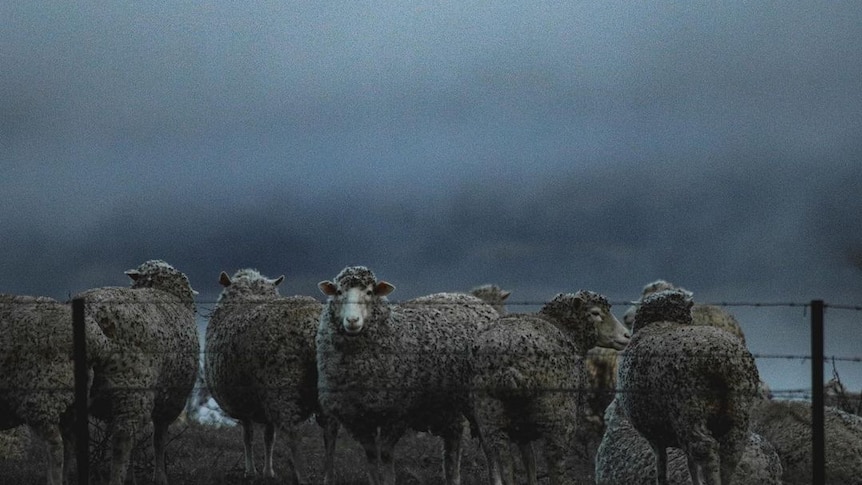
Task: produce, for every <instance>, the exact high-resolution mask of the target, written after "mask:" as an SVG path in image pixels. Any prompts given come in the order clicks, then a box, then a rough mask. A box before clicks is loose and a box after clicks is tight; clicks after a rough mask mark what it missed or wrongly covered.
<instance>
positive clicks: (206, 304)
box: [0, 294, 862, 311]
mask: <svg viewBox="0 0 862 485" xmlns="http://www.w3.org/2000/svg"><path fill="white" fill-rule="evenodd" d="M0 296H12V295H3V294H0ZM425 296H431V295H423V296H422V297H425ZM296 297H299V298H305V299H308V300H307V301H304V302H303V301H297V300H291V298H296ZM26 298H30V297H26ZM32 298H39V300H30V299H25V300H24V301H20V300H6V301H4V300H2V299H0V305H29V306H45V305H53V304H57V303H59V304H62V305H71V303H72V301H71V300H66V301H61V300H54V299H51V298H48V297H32ZM416 298H421V297H416ZM414 299H415V298H408V299H399V300H393V299H389V300H387V301H388V303H390V304H393V305H405V304H409V305H412V306H415V305H428V306H460V305H469V304H470V303H469V302H458V301H434V300H430V301H421V302H416V301H413V300H414ZM85 300H86V299H85ZM311 300H314V302H316V303H318V304H321V305H323V304H325V303H326V300H322V299H318V298H316V297H312V296H307V295H288V296H276V297H272V298H260V299H250V300H249V301H231V302H229V303H226V304H225V305H226V306H244V305H248V306H256V305H260V304H264V303H265V304H273V305H278V304H285V305H297V304H303V303H304V304H311V303H314V302H312V301H311ZM87 301H92V302H93V303H94V304H99V305H101V304H124V305H177V304H179V303H186V302H185V301H181V300H165V299H146V300H135V301H128V300H119V299H111V298H108V299H99V300H87ZM549 301H550V300H517V301H514V300H505V302H504V303H505V305H506V306H542V305H545V304H546V303H548V302H549ZM193 303H194V304H195V305H196V306H197V307H202V308H213V307H216V306H218V305H219V301H218V300H210V299H205V300H194V301H193ZM608 303H609V304H610V305H612V306H636V305H639V304H640V302H639V301H637V300H610V301H608ZM695 304H697V305H710V306H719V307H754V308H760V307H763V308H769V307H787V308H807V307H809V306H811V300H809V301H776V302H758V301H724V300H722V301H703V302H701V301H696V302H695ZM824 308H833V309H838V310H851V311H862V305H854V304H845V303H824Z"/></svg>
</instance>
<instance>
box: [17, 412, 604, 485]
mask: <svg viewBox="0 0 862 485" xmlns="http://www.w3.org/2000/svg"><path fill="white" fill-rule="evenodd" d="M172 431H173V432H172V434H171V440H170V444H169V446H168V449H167V463H168V478H169V480H170V482H171V483H172V484H188V485H239V484H242V485H262V484H279V483H286V481H284V480H282V479H279V478H276V479H275V480H264V479H245V478H244V477H243V453H242V432H241V430H240V428H239V427H229V428H212V427H209V426H203V425H200V424H197V423H193V422H192V423H186V424H182V425H175V426H174V427H173V429H172ZM255 431H256V432H257V436H256V438H257V439H256V440H255V441H256V442H255V446H256V450H255V452H256V456H257V457H258V458H259V460H258V461H259V464H258V469H260V468H262V461H261V460H260V458H262V456H263V440H262V429H261V430H257V429H256V430H255ZM300 435H301V437H302V443H301V445H300V450H302V453H303V457H304V459H305V460H306V464H307V466H306V480H307V481H308V483H310V484H319V483H322V481H323V475H322V469H321V468H322V461H323V460H322V457H323V439H322V433H321V431H320V428H319V427H318V426H317V425H316V424H314V423H313V421H312V422H308V423H306V424H304V425H303V426H302V428H301V431H300ZM597 444H598V443H597V440H592V444H589V445H586V444H584V443H583V441H581V442H580V443H578V445H577V446H576V447H575V449H573V450H572V454H571V460H570V466H571V467H572V470H573V471H574V472H575V473H576V476H578V477H580V478H579V481H578V483H579V484H580V483H583V484H592V483H594V482H595V480H594V477H593V469H592V466H593V465H592V463H593V461H592V458H593V454H594V452H595V447H596V446H597ZM396 452H397V454H396V464H397V476H398V483H399V484H405V485H419V484H440V483H443V471H442V470H443V466H442V443H441V440H440V439H438V438H435V437H433V436H430V435H427V434H425V433H412V432H411V433H408V434H407V435H406V436H405V437H404V438H403V439H402V440H401V441H400V442H399V444H398V447H397V449H396ZM275 455H276V456H275V469H276V473H277V474H279V473H280V474H281V475H284V469H285V467H284V465H283V464H284V463H285V460H286V455H287V448H286V446H284V443H277V444H276V450H275ZM150 456H151V450H148V449H147V447H145V446H141V447H139V448H138V449H137V450H136V455H135V457H134V469H135V475H136V476H135V481H134V482H133V481H132V478H129V480H127V483H138V484H146V483H151V480H152V478H151V477H152V475H151V474H152V468H151V467H152V464H151V461H150ZM335 460H336V461H335V470H336V480H335V484H334V485H365V484H366V483H367V481H366V479H365V455H364V453H363V452H362V450H361V448H360V447H359V445H357V444H356V442H355V441H353V440H352V439H351V438H350V437H349V436H348V435H347V434H346V433H345V432H344V431H343V430H342V432H341V434H340V436H339V439H338V444H337V448H336V456H335ZM539 462H540V473H539V474H540V478H542V480H540V481H541V482H542V483H547V478H546V477H544V473H543V466H542V464H541V459H540V460H539ZM485 470H486V468H485V458H484V455H483V454H482V452H481V449H480V447H479V443H478V440H475V439H469V440H467V441H466V443H465V446H464V457H463V459H462V464H461V476H462V483H463V484H464V485H473V484H485V483H487V476H486V471H485ZM519 472H520V470H519ZM0 477H2V480H0V483H2V484H5V483H15V484H20V485H29V484H38V485H43V484H44V483H45V450H44V446H43V444H42V443H41V442H40V441H39V440H38V439H31V440H30V443H29V445H28V449H27V450H26V452H25V453H21V454H19V455H18V456H13V457H9V458H0ZM73 483H75V482H73ZM91 483H100V481H99V480H93V481H91Z"/></svg>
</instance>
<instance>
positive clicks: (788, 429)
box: [751, 399, 862, 485]
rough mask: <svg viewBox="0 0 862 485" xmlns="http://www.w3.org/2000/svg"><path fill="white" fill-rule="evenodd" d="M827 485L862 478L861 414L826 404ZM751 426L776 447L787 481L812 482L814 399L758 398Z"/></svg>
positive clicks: (849, 484)
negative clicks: (807, 400)
mask: <svg viewBox="0 0 862 485" xmlns="http://www.w3.org/2000/svg"><path fill="white" fill-rule="evenodd" d="M824 429H825V437H826V456H825V458H826V467H825V472H826V473H825V474H826V485H858V484H859V483H860V480H862V418H860V417H859V416H856V415H854V414H850V413H845V412H844V411H841V410H840V409H837V408H833V407H829V406H827V407H826V408H825V422H824ZM751 430H752V431H753V432H755V433H758V434H760V435H762V436H763V437H764V438H766V439H767V440H768V441H769V442H770V443H772V445H773V446H774V447H775V449H776V451H777V452H778V456H780V457H781V463H782V465H783V467H784V474H783V475H782V480H783V481H784V483H785V485H807V484H809V483H811V470H812V462H811V403H808V402H798V401H771V400H765V399H763V400H758V401H757V403H756V404H755V406H754V407H753V410H752V413H751Z"/></svg>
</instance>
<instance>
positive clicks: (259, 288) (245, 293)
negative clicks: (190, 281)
mask: <svg viewBox="0 0 862 485" xmlns="http://www.w3.org/2000/svg"><path fill="white" fill-rule="evenodd" d="M283 281H284V275H281V276H279V277H278V278H267V277H266V276H263V275H262V274H260V273H259V272H258V271H257V270H255V269H251V268H244V269H241V270H238V271H237V272H236V273H234V275H233V277H230V276H228V274H227V273H225V272H224V271H222V272H221V274H220V275H219V284H221V285H222V286H224V289H222V291H221V294H220V295H219V298H218V301H219V302H222V301H224V300H226V299H229V298H233V297H234V296H239V297H241V298H249V297H273V298H274V297H277V296H279V294H278V285H280V284H281V283H282V282H283Z"/></svg>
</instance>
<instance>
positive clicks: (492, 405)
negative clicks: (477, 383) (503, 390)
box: [475, 396, 515, 485]
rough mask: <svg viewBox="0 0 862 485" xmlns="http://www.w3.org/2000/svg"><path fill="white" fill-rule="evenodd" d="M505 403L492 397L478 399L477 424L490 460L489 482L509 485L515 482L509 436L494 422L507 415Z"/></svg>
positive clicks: (486, 457) (476, 407)
mask: <svg viewBox="0 0 862 485" xmlns="http://www.w3.org/2000/svg"><path fill="white" fill-rule="evenodd" d="M505 412H506V411H505V409H504V407H503V403H502V402H500V401H499V400H497V399H493V398H490V397H487V396H486V397H485V398H484V399H483V398H481V397H480V398H478V399H476V406H475V414H476V419H475V422H476V425H477V428H478V430H479V440H480V442H481V443H482V450H483V451H484V452H485V459H486V461H487V462H488V483H490V484H491V485H503V484H506V485H509V484H514V483H515V474H514V469H513V467H512V460H511V453H510V450H509V436H508V435H507V434H506V432H505V431H503V430H502V429H500V428H499V427H497V426H494V425H493V424H492V423H498V422H501V421H502V420H503V416H505Z"/></svg>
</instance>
